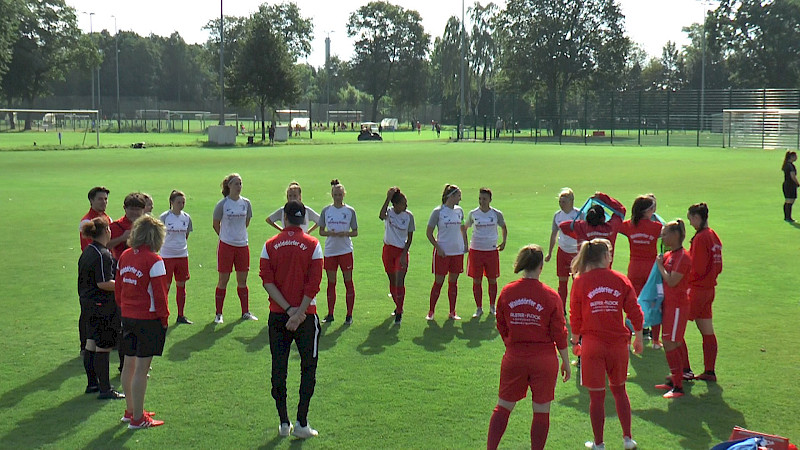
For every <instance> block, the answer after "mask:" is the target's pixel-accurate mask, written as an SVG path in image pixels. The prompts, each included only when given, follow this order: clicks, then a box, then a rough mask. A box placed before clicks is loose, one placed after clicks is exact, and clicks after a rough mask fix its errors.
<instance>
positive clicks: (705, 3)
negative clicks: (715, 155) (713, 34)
mask: <svg viewBox="0 0 800 450" xmlns="http://www.w3.org/2000/svg"><path fill="white" fill-rule="evenodd" d="M700 3H701V4H702V5H703V28H702V38H701V39H702V40H703V45H702V48H703V50H702V52H703V53H702V55H701V58H700V59H701V62H700V131H703V123H704V122H705V120H706V117H705V109H706V19H707V16H708V10H707V9H706V6H708V5H710V4H711V0H700Z"/></svg>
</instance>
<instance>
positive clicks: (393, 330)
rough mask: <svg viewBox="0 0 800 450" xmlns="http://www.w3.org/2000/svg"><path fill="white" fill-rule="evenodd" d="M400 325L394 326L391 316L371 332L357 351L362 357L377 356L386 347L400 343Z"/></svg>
mask: <svg viewBox="0 0 800 450" xmlns="http://www.w3.org/2000/svg"><path fill="white" fill-rule="evenodd" d="M399 331H400V325H395V324H394V317H391V316H389V317H388V318H387V319H386V320H384V321H383V323H381V324H380V325H378V326H377V327H375V328H373V329H371V330H369V334H368V335H367V339H366V340H364V342H362V343H360V344H358V346H357V347H356V350H358V352H359V353H361V354H362V355H377V354H379V353H383V352H384V350H386V347H388V346H390V345H394V344H396V343H397V342H399V341H400V338H399V337H398V336H397V334H398V332H399Z"/></svg>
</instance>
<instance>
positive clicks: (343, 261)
mask: <svg viewBox="0 0 800 450" xmlns="http://www.w3.org/2000/svg"><path fill="white" fill-rule="evenodd" d="M323 264H324V267H325V270H333V271H335V270H336V269H338V268H340V267H341V268H342V272H352V271H353V252H350V253H345V254H344V255H336V256H326V257H325V260H324V262H323Z"/></svg>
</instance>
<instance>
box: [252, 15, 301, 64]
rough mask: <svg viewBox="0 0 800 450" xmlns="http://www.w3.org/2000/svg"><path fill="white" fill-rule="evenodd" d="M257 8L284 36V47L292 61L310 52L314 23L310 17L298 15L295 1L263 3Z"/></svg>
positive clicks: (279, 33)
mask: <svg viewBox="0 0 800 450" xmlns="http://www.w3.org/2000/svg"><path fill="white" fill-rule="evenodd" d="M259 9H260V10H263V13H264V14H266V15H267V16H268V17H269V18H270V22H271V23H272V27H273V28H274V29H275V30H277V32H278V35H280V36H283V37H284V38H285V42H286V47H287V48H288V50H289V53H290V54H291V55H292V59H293V60H294V61H297V60H298V59H300V58H302V57H304V56H308V54H309V53H311V41H312V40H313V38H314V25H313V24H312V23H311V19H307V18H305V17H303V16H301V15H300V8H299V7H298V6H297V4H296V3H294V2H283V3H280V4H277V5H271V6H270V5H267V4H266V3H264V4H263V5H261V7H260V8H259Z"/></svg>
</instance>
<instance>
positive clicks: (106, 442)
mask: <svg viewBox="0 0 800 450" xmlns="http://www.w3.org/2000/svg"><path fill="white" fill-rule="evenodd" d="M144 432H145V433H146V432H147V430H145V431H144ZM135 433H136V431H135V430H129V429H128V425H127V424H126V425H123V424H121V423H120V422H117V423H115V424H113V425H112V426H111V427H109V428H108V429H106V430H105V431H103V432H102V433H100V434H99V435H98V436H97V437H96V438H94V439H93V440H92V441H91V442H89V443H88V444H86V447H85V448H98V449H105V448H123V447H124V446H125V443H126V442H128V440H130V438H131V437H133V435H134V434H135Z"/></svg>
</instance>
